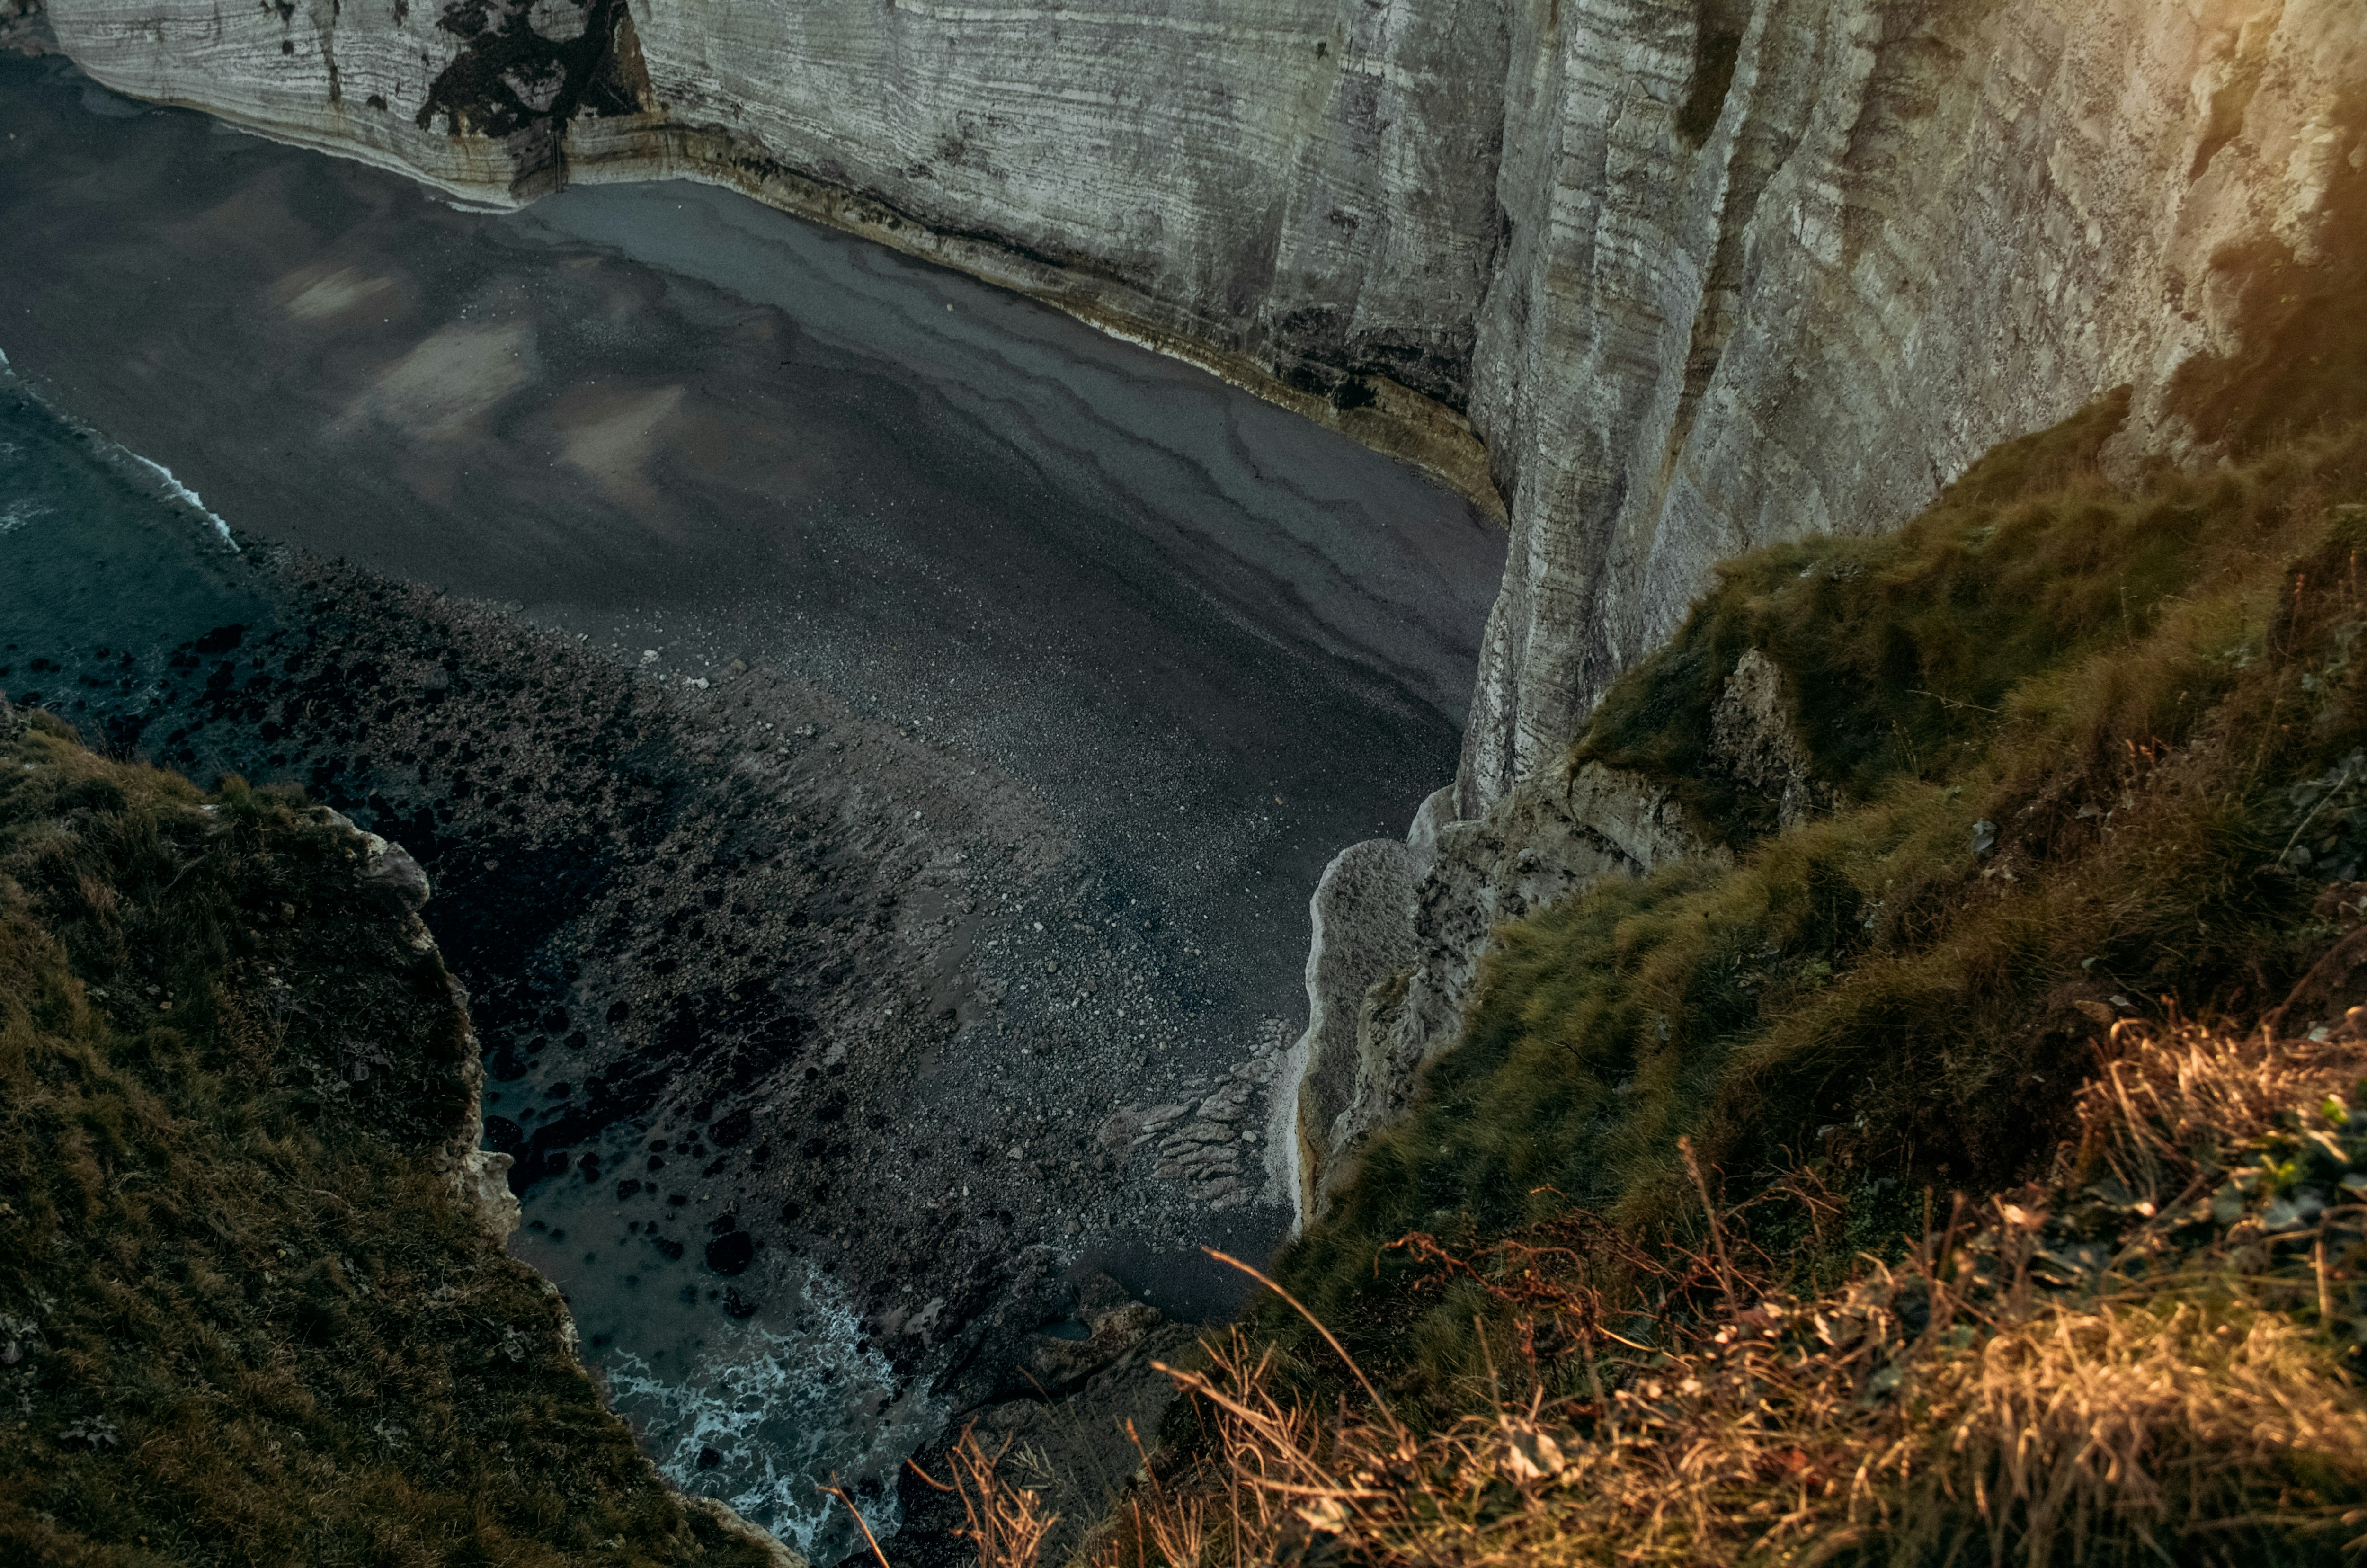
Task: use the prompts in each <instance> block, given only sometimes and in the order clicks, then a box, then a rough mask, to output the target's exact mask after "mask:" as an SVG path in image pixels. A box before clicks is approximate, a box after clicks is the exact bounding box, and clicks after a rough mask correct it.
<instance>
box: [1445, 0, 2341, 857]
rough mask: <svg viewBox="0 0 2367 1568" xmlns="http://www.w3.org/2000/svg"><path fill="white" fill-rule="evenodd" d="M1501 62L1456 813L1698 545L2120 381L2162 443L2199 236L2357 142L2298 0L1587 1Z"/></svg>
mask: <svg viewBox="0 0 2367 1568" xmlns="http://www.w3.org/2000/svg"><path fill="white" fill-rule="evenodd" d="M1557 12H1558V14H1559V22H1558V26H1557V25H1556V23H1555V20H1554V17H1555V15H1556V13H1557ZM1513 60H1514V62H1515V68H1514V70H1513V71H1512V75H1511V77H1510V84H1511V85H1510V87H1509V89H1508V93H1507V119H1506V124H1507V131H1506V135H1505V148H1506V153H1505V159H1504V165H1503V169H1502V171H1501V176H1500V179H1499V188H1500V190H1501V192H1502V195H1503V199H1504V204H1505V207H1506V209H1507V210H1508V211H1509V212H1510V213H1511V215H1512V241H1511V244H1510V246H1509V248H1508V251H1507V254H1506V256H1505V260H1504V264H1503V267H1502V268H1501V273H1500V275H1499V277H1498V279H1497V282H1496V285H1495V287H1494V289H1493V290H1491V291H1490V293H1489V300H1488V303H1487V306H1486V310H1485V314H1484V317H1483V320H1482V324H1481V328H1480V334H1479V348H1478V355H1477V357H1476V358H1475V365H1476V366H1477V380H1476V381H1475V385H1474V389H1473V398H1472V408H1473V417H1474V420H1475V422H1476V423H1477V425H1478V427H1479V429H1480V430H1481V431H1482V432H1483V433H1484V434H1485V436H1486V437H1487V439H1488V441H1489V449H1490V451H1491V453H1492V454H1493V456H1494V459H1495V466H1496V472H1497V474H1498V476H1499V479H1500V480H1501V482H1503V483H1504V488H1505V490H1506V493H1507V494H1509V495H1510V496H1511V497H1512V509H1513V529H1512V531H1513V538H1512V560H1511V561H1510V562H1509V563H1508V565H1507V568H1506V571H1505V576H1504V587H1503V593H1502V597H1501V599H1500V600H1499V602H1498V605H1497V608H1496V612H1495V616H1494V619H1493V622H1492V624H1491V626H1490V628H1489V642H1488V650H1487V653H1486V655H1485V660H1484V664H1483V670H1482V675H1481V677H1480V685H1479V690H1478V698H1477V700H1476V701H1475V702H1474V704H1473V708H1472V722H1471V727H1470V731H1469V734H1468V737H1467V746H1466V753H1465V767H1464V778H1463V786H1464V793H1463V801H1462V804H1463V806H1464V809H1465V811H1466V812H1467V813H1468V812H1476V811H1478V810H1479V809H1480V808H1482V807H1484V806H1485V805H1486V804H1487V802H1488V801H1490V800H1492V799H1494V798H1495V797H1497V796H1498V795H1500V794H1501V793H1502V792H1503V791H1504V790H1508V789H1509V788H1510V787H1511V786H1512V782H1513V780H1514V779H1516V778H1520V777H1521V776H1523V774H1525V773H1527V772H1529V771H1530V770H1532V769H1533V768H1535V767H1537V766H1538V765H1539V764H1540V763H1541V762H1544V761H1546V760H1548V759H1551V758H1554V757H1557V756H1558V755H1559V753H1560V750H1561V748H1562V747H1563V746H1565V745H1567V744H1569V740H1570V738H1571V736H1572V735H1573V734H1574V733H1576V732H1577V730H1578V729H1579V728H1580V726H1581V724H1582V722H1583V720H1584V718H1585V715H1586V714H1587V712H1588V711H1589V710H1591V706H1592V704H1593V703H1594V701H1595V700H1596V699H1598V698H1599V697H1600V696H1601V695H1602V693H1603V689H1604V687H1606V686H1607V685H1608V684H1609V683H1610V681H1611V680H1612V679H1613V678H1614V676H1616V675H1617V674H1618V673H1619V672H1620V671H1621V670H1623V669H1625V668H1627V667H1629V666H1631V665H1634V664H1635V663H1637V661H1638V660H1640V659H1641V658H1642V657H1643V656H1645V655H1646V654H1648V653H1650V652H1651V650H1652V649H1653V648H1655V647H1657V646H1658V645H1659V643H1660V642H1663V641H1664V640H1665V639H1666V638H1667V637H1668V636H1669V634H1670V632H1671V631H1673V630H1674V629H1675V627H1676V625H1677V624H1678V622H1679V620H1680V619H1682V616H1683V613H1684V610H1685V608H1686V606H1687V605H1688V604H1689V603H1690V602H1691V601H1692V599H1693V597H1694V596H1695V595H1696V594H1698V593H1699V592H1700V591H1701V589H1702V588H1703V586H1704V574H1705V572H1706V570H1707V567H1708V565H1709V563H1710V562H1713V561H1715V560H1716V559H1718V558H1719V557H1721V556H1724V555H1728V554H1732V553H1734V552H1736V551H1741V550H1744V549H1747V548H1749V547H1750V546H1752V545H1755V544H1761V543H1765V542H1768V541H1770V540H1780V539H1786V538H1794V537H1798V536H1801V535H1804V534H1811V533H1823V532H1843V533H1848V532H1869V531H1872V530H1874V529H1878V528H1887V527H1892V526H1896V525H1897V523H1898V522H1900V521H1902V520H1903V519H1904V518H1905V517H1908V515H1910V514H1911V513H1912V512H1914V511H1915V510H1916V508H1917V507H1919V506H1921V505H1922V504H1923V502H1924V501H1926V500H1927V499H1929V497H1930V496H1931V494H1932V493H1933V492H1934V490H1935V489H1936V488H1937V487H1938V485H1939V484H1940V483H1942V482H1944V481H1946V480H1947V479H1949V478H1952V477H1953V476H1954V475H1955V474H1956V473H1957V472H1961V471H1962V470H1963V469H1964V467H1965V464H1966V463H1968V462H1969V461H1971V460H1972V459H1973V458H1974V457H1976V456H1977V455H1978V454H1979V453H1980V452H1982V451H1984V450H1986V449H1988V447H1990V446H1992V445H1994V444H1995V443H1997V442H1999V441H2000V440H2003V439H2006V438H2008V437H2011V436H2014V435H2017V434H2019V433H2021V432H2022V431H2024V430H2032V429H2039V428H2044V426H2048V425H2051V424H2053V423H2054V422H2055V421H2056V420H2058V419H2061V418H2063V417H2065V416H2066V415H2068V414H2069V413H2070V412H2071V411H2072V410H2073V409H2075V408H2077V407H2078V406H2079V405H2080V404H2082V403H2085V402H2086V401H2087V400H2088V399H2089V398H2090V397H2092V396H2094V395H2096V394H2097V393H2098V392H2101V391H2103V390H2104V389H2106V388H2109V387H2112V386H2114V385H2117V384H2120V383H2123V382H2129V383H2134V385H2135V389H2136V394H2137V395H2136V399H2135V417H2134V419H2133V421H2132V427H2131V433H2130V437H2129V438H2128V442H2127V451H2126V453H2124V458H2125V457H2134V456H2135V454H2137V453H2140V452H2152V451H2176V450H2178V449H2180V444H2181V441H2182V433H2181V426H2180V422H2179V421H2178V420H2176V419H2175V418H2174V417H2172V416H2170V415H2169V412H2168V410H2167V407H2166V403H2165V399H2164V392H2165V390H2166V385H2167V380H2168V377H2169V372H2170V371H2171V370H2172V369H2174V367H2175V366H2176V365H2177V364H2178V363H2179V362H2180V360H2182V359H2184V358H2186V357H2188V356H2189V355H2191V354H2193V353H2195V352H2197V351H2200V350H2203V349H2206V348H2219V347H2225V345H2226V343H2227V342H2228V340H2229V338H2230V335H2231V334H2232V331H2233V321H2232V317H2231V314H2230V312H2231V309H2232V306H2233V303H2234V292H2235V291H2234V290H2232V289H2230V288H2228V287H2226V286H2225V284H2226V283H2227V278H2226V275H2225V271H2224V270H2223V269H2219V268H2214V257H2215V256H2219V255H2221V254H2222V253H2223V252H2224V251H2225V250H2226V249H2228V248H2229V247H2231V246H2235V245H2238V244H2244V243H2246V242H2259V243H2268V244H2282V245H2285V246H2289V247H2292V248H2293V249H2294V250H2296V251H2301V252H2307V251H2309V250H2310V249H2311V248H2312V247H2314V246H2315V245H2316V244H2318V243H2320V237H2321V236H2320V234H2319V233H2318V231H2319V229H2320V228H2321V227H2322V226H2323V224H2324V220H2325V214H2324V213H2323V212H2322V211H2321V210H2320V209H2321V204H2322V201H2323V199H2324V196H2325V193H2326V189H2327V182H2328V178H2329V176H2330V175H2331V173H2332V171H2333V170H2334V169H2335V167H2336V166H2337V165H2338V163H2339V162H2349V163H2350V165H2351V166H2353V167H2356V166H2357V160H2359V159H2360V158H2361V157H2362V156H2367V144H2362V143H2361V140H2360V131H2359V124H2358V116H2357V114H2356V113H2355V111H2354V112H2353V113H2352V114H2351V116H2350V123H2349V124H2348V125H2347V127H2346V126H2345V125H2344V124H2343V123H2342V121H2341V119H2340V118H2339V117H2340V115H2341V112H2342V111H2341V108H2340V107H2339V99H2340V97H2341V96H2342V95H2343V94H2344V93H2346V92H2355V91H2356V84H2357V83H2358V82H2359V81H2361V78H2362V74H2367V18H2362V17H2361V13H2360V10H2359V8H2358V7H2357V6H2344V5H2339V4H2333V3H2328V0H2292V3H2290V4H2288V3H2285V0H2238V3H2236V4H2191V3H2190V4H2161V3H2159V0H2106V3H2102V4H2098V3H2095V0H1983V3H1978V4H1944V5H1943V4H1936V3H1924V4H1875V3H1873V0H1760V3H1758V4H1756V5H1750V6H1745V5H1741V4H1733V5H1721V4H1717V3H1715V0H1699V3H1696V0H1591V3H1589V4H1585V5H1581V6H1552V5H1550V4H1547V5H1540V6H1534V7H1529V8H1528V11H1527V14H1526V15H1525V16H1524V17H1523V20H1522V21H1521V23H1520V25H1519V26H1518V27H1517V28H1516V29H1515V32H1514V38H1513ZM1729 62H1730V63H1729ZM1729 70H1730V72H1731V75H1730V78H1727V72H1728V71H1729ZM1721 78H1727V79H1726V80H1725V81H1724V82H1723V84H1722V83H1721Z"/></svg>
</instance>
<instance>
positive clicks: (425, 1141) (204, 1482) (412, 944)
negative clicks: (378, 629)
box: [0, 700, 800, 1568]
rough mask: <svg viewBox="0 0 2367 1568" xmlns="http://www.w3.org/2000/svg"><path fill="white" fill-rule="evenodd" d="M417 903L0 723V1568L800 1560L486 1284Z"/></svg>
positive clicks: (456, 1012) (568, 1339)
mask: <svg viewBox="0 0 2367 1568" xmlns="http://www.w3.org/2000/svg"><path fill="white" fill-rule="evenodd" d="M427 891H428V890H427V884H426V879H425V877H424V876H422V875H421V874H420V871H419V868H418V867H417V865H416V864H414V863H413V861H412V860H411V858H410V857H409V856H407V855H405V854H404V853H403V852H402V849H401V848H399V847H397V846H393V845H391V844H389V843H387V842H386V841H385V840H383V839H380V838H378V837H377V836H376V835H368V834H362V833H358V832H357V831H356V830H355V829H354V828H353V827H352V826H351V824H347V823H346V822H345V821H344V819H342V818H340V817H338V816H337V815H336V814H335V813H334V812H327V811H324V810H323V809H321V808H319V807H312V806H307V805H305V804H303V803H302V802H301V801H300V800H299V799H297V798H295V797H293V796H292V795H283V794H277V793H272V792H266V791H256V790H249V789H247V788H246V787H245V786H243V784H241V783H239V782H238V781H237V780H235V779H232V780H228V781H226V782H225V783H224V785H223V787H222V788H221V790H219V791H217V792H216V793H214V794H212V795H207V794H204V793H201V792H200V791H198V790H197V789H195V788H194V787H193V786H191V785H190V784H188V783H187V781H186V780H185V779H182V778H179V777H178V776H176V775H173V774H168V773H164V772H160V771H157V770H155V769H153V768H148V767H139V766H133V765H121V764H116V763H110V762H108V761H106V760H104V759H102V758H100V757H97V756H93V755H92V754H91V753H89V752H87V751H85V750H84V749H83V748H82V747H81V745H80V744H77V742H76V741H75V740H74V736H73V733H72V732H71V731H70V730H69V729H68V728H67V726H65V725H64V724H63V723H62V722H59V721H57V720H55V719H53V718H51V716H49V715H47V714H43V713H39V712H35V713H31V714H27V713H25V712H23V711H22V710H16V709H13V708H11V707H10V706H9V705H8V704H7V703H6V701H5V700H0V1398H5V1400H6V1408H7V1409H8V1410H9V1412H10V1414H11V1419H10V1420H9V1421H8V1422H6V1424H5V1425H0V1556H5V1557H6V1558H7V1560H8V1561H10V1562H71V1563H115V1562H144V1561H158V1560H164V1559H167V1558H169V1559H170V1560H171V1561H174V1562H209V1563H210V1562H253V1561H258V1560H271V1561H287V1562H328V1561H347V1560H357V1559H361V1558H368V1559H370V1560H409V1561H435V1562H452V1561H459V1560H482V1561H492V1562H522V1561H524V1562H605V1563H618V1564H623V1563H652V1564H653V1563H688V1562H701V1563H744V1564H749V1565H751V1568H791V1565H793V1564H799V1562H800V1560H799V1559H798V1558H797V1557H796V1556H795V1555H794V1554H793V1553H790V1552H788V1551H787V1550H786V1549H784V1548H782V1547H781V1546H779V1544H778V1543H777V1542H775V1541H774V1540H772V1539H771V1538H770V1537H769V1536H765V1535H764V1533H763V1532H762V1531H759V1530H756V1529H755V1528H753V1526H749V1525H747V1524H746V1523H745V1522H744V1521H742V1520H741V1519H740V1518H739V1517H737V1516H736V1515H733V1514H731V1513H730V1510H729V1509H725V1508H721V1507H720V1506H719V1505H714V1504H712V1503H711V1502H710V1501H708V1500H703V1499H686V1498H683V1497H680V1496H678V1495H676V1494H674V1493H672V1492H670V1491H668V1490H667V1489H666V1488H665V1487H664V1485H663V1483H661V1482H660V1481H659V1480H658V1478H657V1475H656V1473H655V1471H653V1470H652V1469H651V1466H650V1464H649V1462H648V1461H647V1460H644V1459H643V1458H642V1457H641V1456H640V1453H639V1451H638V1450H637V1449H636V1448H635V1446H634V1442H633V1438H632V1435H631V1434H630V1433H629V1431H628V1430H627V1429H626V1427H625V1426H624V1424H623V1423H622V1422H621V1421H619V1420H617V1417H616V1416H615V1415H613V1414H611V1413H610V1412H609V1411H608V1409H607V1408H606V1404H605V1403H603V1401H602V1398H601V1394H600V1391H599V1390H598V1389H597V1388H596V1387H595V1385H594V1383H593V1382H592V1381H591V1379H590V1377H589V1376H587V1375H586V1373H585V1371H584V1369H583V1366H582V1364H581V1363H580V1362H579V1361H578V1360H577V1358H576V1355H575V1338H574V1329H573V1324H572V1321H571V1320H570V1318H569V1315H568V1312H567V1308H566V1304H565V1303H564V1302H563V1301H561V1299H560V1297H559V1294H558V1292H557V1291H555V1290H552V1289H551V1288H550V1287H549V1285H548V1284H547V1283H545V1282H544V1281H543V1280H542V1279H541V1278H539V1277H538V1276H537V1275H536V1274H534V1273H533V1272H532V1271H531V1270H530V1269H528V1268H527V1267H524V1266H523V1265H521V1264H518V1263H515V1262H513V1261H512V1260H511V1259H509V1258H508V1257H507V1256H504V1253H503V1250H502V1244H503V1242H504V1239H505V1238H506V1237H507V1236H508V1234H509V1233H510V1231H511V1230H512V1229H513V1228H515V1224H516V1222H517V1204H516V1201H515V1199H513V1198H511V1197H510V1195H509V1193H508V1190H507V1187H506V1185H505V1184H504V1181H503V1175H504V1171H505V1170H506V1168H507V1165H508V1163H509V1162H508V1158H507V1156H505V1155H502V1154H494V1153H487V1152H485V1151H484V1150H482V1149H481V1148H480V1147H479V1137H480V1134H481V1114H480V1111H479V1109H478V1088H479V1085H480V1083H481V1077H482V1070H481V1066H480V1065H479V1062H478V1054H477V1041H476V1037H475V1034H474V1032H473V1030H472V1029H471V1028H470V1022H469V1015H468V1009H467V1005H466V999H465V997H464V996H463V995H462V994H461V992H460V989H459V984H458V983H456V982H455V981H454V980H453V978H452V976H451V974H450V973H449V972H448V971H447V970H446V969H445V967H444V963H443V960H442V959H441V958H440V956H439V955H438V954H437V952H436V944H435V942H434V941H433V940H432V939H431V938H430V937H429V936H428V934H427V931H426V928H425V926H423V925H422V924H421V923H420V921H419V918H418V915H417V910H418V908H419V906H420V905H421V904H422V903H425V900H426V896H427Z"/></svg>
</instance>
